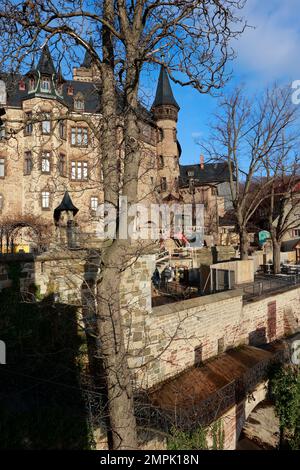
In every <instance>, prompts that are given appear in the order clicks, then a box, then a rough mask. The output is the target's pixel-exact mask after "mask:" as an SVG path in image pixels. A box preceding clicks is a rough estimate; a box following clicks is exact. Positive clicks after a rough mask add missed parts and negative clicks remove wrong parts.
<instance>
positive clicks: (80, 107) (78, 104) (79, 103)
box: [74, 93, 84, 111]
mask: <svg viewBox="0 0 300 470" xmlns="http://www.w3.org/2000/svg"><path fill="white" fill-rule="evenodd" d="M74 109H75V110H76V111H84V99H83V96H82V95H81V93H79V94H78V95H76V96H75V98H74Z"/></svg>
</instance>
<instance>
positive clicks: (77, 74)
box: [73, 38, 100, 82]
mask: <svg viewBox="0 0 300 470" xmlns="http://www.w3.org/2000/svg"><path fill="white" fill-rule="evenodd" d="M89 45H90V46H91V47H92V48H93V47H94V42H93V39H92V38H91V39H90V40H89ZM99 78H100V75H99V70H98V69H97V66H96V65H95V62H94V60H93V57H92V56H91V53H90V51H89V50H88V49H86V51H85V55H84V59H83V61H82V63H81V64H80V67H78V68H76V67H75V68H74V69H73V80H77V81H79V82H93V81H99Z"/></svg>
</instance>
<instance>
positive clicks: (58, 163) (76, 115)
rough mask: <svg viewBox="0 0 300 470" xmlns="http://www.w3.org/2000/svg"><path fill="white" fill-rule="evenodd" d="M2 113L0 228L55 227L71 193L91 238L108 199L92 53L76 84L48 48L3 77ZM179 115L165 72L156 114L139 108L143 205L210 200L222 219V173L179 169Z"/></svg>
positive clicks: (0, 86) (79, 70) (0, 83)
mask: <svg viewBox="0 0 300 470" xmlns="http://www.w3.org/2000/svg"><path fill="white" fill-rule="evenodd" d="M120 106H121V105H120ZM0 108H4V109H5V116H4V118H2V120H3V124H2V126H1V127H0V222H1V220H2V221H3V220H5V219H15V220H16V221H17V220H22V218H26V217H28V216H30V217H33V218H37V219H38V220H40V221H45V223H48V224H49V225H51V224H52V223H53V213H54V210H55V208H56V207H57V206H59V204H60V203H61V201H62V198H63V196H64V194H65V192H66V191H67V192H68V194H69V195H70V197H71V199H72V203H73V204H74V206H75V207H77V208H78V209H79V212H78V215H77V216H76V220H77V223H78V226H79V227H80V230H81V231H82V232H83V233H93V231H94V230H95V227H96V223H97V220H96V210H97V207H98V205H99V204H100V203H101V202H102V201H103V186H102V185H103V181H102V179H103V177H102V168H101V154H100V152H99V146H98V145H97V138H96V137H95V135H94V133H93V132H91V129H90V127H89V125H88V120H91V119H92V122H93V123H94V125H95V127H97V126H100V125H101V87H100V82H99V76H98V74H97V69H96V67H95V66H94V65H93V62H92V59H91V57H90V55H89V53H88V52H86V54H85V57H84V60H83V62H82V64H81V66H80V67H79V68H74V70H73V79H72V80H65V79H64V77H63V75H62V73H61V71H60V70H57V69H56V68H55V66H54V63H53V60H52V57H51V53H50V50H49V48H48V46H47V45H46V46H44V48H43V49H42V51H41V56H40V58H39V61H38V63H37V65H36V67H34V68H33V69H32V70H30V71H29V72H28V73H27V74H26V75H25V76H21V75H5V74H2V76H1V77H0ZM179 111H180V107H179V105H178V103H177V102H176V100H175V98H174V95H173V92H172V89H171V85H170V81H169V77H168V74H167V71H166V70H165V68H164V67H162V68H161V70H160V75H159V80H158V85H157V90H156V95H155V99H154V102H153V105H152V107H151V110H150V111H148V110H146V109H145V108H143V107H141V115H140V118H139V120H140V122H139V127H140V141H141V144H142V145H141V148H142V158H141V168H140V178H139V185H138V187H139V198H140V201H142V202H143V201H145V200H146V199H148V200H149V197H150V199H151V198H152V199H151V200H153V201H156V202H157V201H159V202H162V201H173V200H174V201H176V200H180V201H183V202H185V201H186V202H202V203H204V202H205V204H206V207H207V212H209V211H208V208H209V210H212V209H211V208H212V207H213V212H214V218H215V219H216V220H217V217H218V216H219V215H222V210H223V209H220V207H222V204H223V205H224V195H223V194H220V195H218V191H219V190H220V188H221V187H222V184H223V183H224V174H225V173H224V168H223V169H221V168H220V167H219V166H218V165H217V166H216V168H215V169H214V168H212V167H208V165H204V163H203V162H201V163H200V165H189V166H181V165H180V163H179V159H180V155H181V147H180V144H179V142H178V139H177V121H178V113H179ZM120 120H121V113H120ZM89 122H91V121H89ZM120 128H121V126H120ZM119 138H120V154H119V155H116V159H118V158H119V159H120V168H121V167H122V146H121V141H122V135H121V130H120V136H119ZM203 165H204V167H203ZM120 171H121V169H120ZM192 173H193V174H192ZM214 175H215V176H214ZM221 175H223V177H221ZM207 179H208V181H207ZM225 183H226V177H225ZM200 188H201V189H200ZM153 195H154V197H153ZM216 196H218V197H217V198H216ZM225 200H226V198H225ZM212 201H213V202H212ZM216 203H217V205H218V206H216ZM225 204H226V203H225ZM0 225H1V224H0Z"/></svg>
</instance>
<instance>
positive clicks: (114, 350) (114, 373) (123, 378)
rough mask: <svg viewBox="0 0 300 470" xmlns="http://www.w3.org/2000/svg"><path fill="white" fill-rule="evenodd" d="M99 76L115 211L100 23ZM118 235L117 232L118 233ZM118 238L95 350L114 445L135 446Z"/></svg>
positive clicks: (105, 34) (110, 254)
mask: <svg viewBox="0 0 300 470" xmlns="http://www.w3.org/2000/svg"><path fill="white" fill-rule="evenodd" d="M104 18H105V19H106V21H108V22H109V23H110V24H114V20H115V17H114V1H113V0H105V1H104ZM102 43H103V63H102V68H101V78H102V116H103V121H102V139H101V155H102V166H103V189H104V201H105V202H106V203H110V204H112V205H113V206H114V207H115V208H116V210H117V226H118V199H119V188H120V186H119V184H120V181H119V178H120V175H119V164H120V162H119V161H118V156H119V150H120V147H119V143H118V134H117V122H118V117H117V99H116V84H115V78H114V51H113V41H112V37H111V33H110V31H109V30H108V29H106V28H105V27H103V30H102ZM117 236H118V234H117ZM126 243H127V245H128V242H127V240H126V241H124V242H123V245H122V243H121V241H120V240H118V239H116V240H113V241H111V245H110V246H109V247H107V248H104V249H103V251H102V255H101V268H100V278H99V280H98V284H97V331H98V332H99V344H98V351H97V354H98V355H99V357H100V358H101V359H102V361H103V367H104V376H105V377H104V378H105V381H106V385H107V401H108V404H107V409H108V414H109V424H110V431H111V434H112V448H113V449H136V448H137V437H136V421H135V415H134V402H133V390H132V383H131V374H130V370H129V367H128V362H127V352H126V350H125V338H124V329H123V322H122V317H121V310H120V294H121V292H120V285H121V273H122V271H123V270H124V257H125V254H126V253H127V252H128V251H129V250H128V249H127V248H128V247H126V246H124V245H126Z"/></svg>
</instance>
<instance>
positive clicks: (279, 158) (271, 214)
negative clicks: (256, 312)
mask: <svg viewBox="0 0 300 470" xmlns="http://www.w3.org/2000/svg"><path fill="white" fill-rule="evenodd" d="M298 145H299V142H298V138H297V134H296V135H293V134H289V135H286V134H284V133H283V134H282V136H281V145H280V146H279V148H278V150H277V151H276V152H275V154H274V155H273V157H271V158H270V159H266V162H265V165H266V177H267V181H270V184H268V186H267V189H266V190H267V194H266V195H265V199H264V200H263V201H262V204H261V207H260V208H259V211H260V215H261V216H262V217H265V219H266V221H267V228H268V230H269V232H270V235H271V239H272V245H273V270H274V273H275V274H278V273H280V251H281V243H282V240H283V238H284V237H285V235H287V234H288V233H289V232H290V231H291V230H293V229H294V228H297V227H299V220H300V197H299V189H297V188H298V184H299V180H300V175H299V157H298V153H297V150H298Z"/></svg>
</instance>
